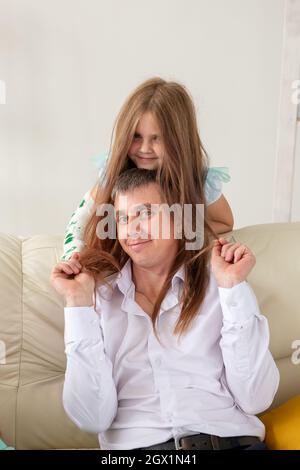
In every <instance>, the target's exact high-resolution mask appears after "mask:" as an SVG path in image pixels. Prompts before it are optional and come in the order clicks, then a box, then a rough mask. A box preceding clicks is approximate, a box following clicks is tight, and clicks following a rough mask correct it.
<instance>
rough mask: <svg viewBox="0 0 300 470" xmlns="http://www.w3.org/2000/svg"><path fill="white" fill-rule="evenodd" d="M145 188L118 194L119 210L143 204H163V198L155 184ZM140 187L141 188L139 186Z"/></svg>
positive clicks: (116, 206) (116, 204)
mask: <svg viewBox="0 0 300 470" xmlns="http://www.w3.org/2000/svg"><path fill="white" fill-rule="evenodd" d="M151 186H152V188H151V190H150V187H148V186H147V187H145V188H143V189H144V191H137V190H133V191H130V192H128V193H120V194H117V195H116V199H115V208H116V209H118V210H128V209H130V210H132V209H135V208H136V207H138V206H141V205H151V204H161V203H162V199H161V195H160V193H159V190H158V189H157V188H156V187H155V185H151ZM138 189H140V188H138Z"/></svg>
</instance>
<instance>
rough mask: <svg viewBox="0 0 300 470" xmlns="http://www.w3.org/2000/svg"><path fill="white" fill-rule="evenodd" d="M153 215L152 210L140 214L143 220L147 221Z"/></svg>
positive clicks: (145, 210)
mask: <svg viewBox="0 0 300 470" xmlns="http://www.w3.org/2000/svg"><path fill="white" fill-rule="evenodd" d="M151 215H152V212H151V209H144V210H142V211H141V212H140V218H141V219H147V218H148V217H151Z"/></svg>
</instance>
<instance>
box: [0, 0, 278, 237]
mask: <svg viewBox="0 0 300 470" xmlns="http://www.w3.org/2000/svg"><path fill="white" fill-rule="evenodd" d="M283 11H284V2H283V0H226V1H224V0H188V1H187V0H152V1H148V0H126V1H122V0H109V1H104V0H103V1H102V0H0V79H2V80H5V81H6V87H7V104H6V105H0V211H1V223H0V231H3V232H10V233H15V234H18V235H25V236H27V235H30V234H35V233H56V234H57V233H62V232H63V231H64V229H65V225H66V223H67V221H68V219H69V217H70V215H71V213H72V211H73V209H74V208H75V206H76V205H77V203H78V201H79V200H80V198H81V196H82V194H83V193H84V192H85V191H86V190H87V189H88V188H89V187H90V186H91V185H92V184H93V183H94V181H95V180H96V177H97V170H96V168H95V166H94V164H93V163H92V161H91V159H92V157H93V156H95V155H97V154H99V153H101V152H103V151H105V150H106V149H107V148H108V147H109V142H110V133H111V130H112V125H113V122H114V119H115V116H116V113H117V112H118V110H119V107H120V106H121V104H122V103H123V101H124V99H125V98H126V96H127V95H128V93H129V92H131V91H132V89H133V88H134V87H135V86H136V85H137V84H138V83H140V82H141V81H142V80H144V79H147V78H149V77H151V76H154V75H160V76H162V77H163V78H166V79H175V80H179V81H181V82H183V83H184V84H185V85H186V86H187V87H188V88H189V89H190V91H191V93H192V95H193V97H194V99H195V102H196V106H197V110H198V116H199V125H200V134H201V136H202V139H203V141H204V144H205V145H206V147H207V149H208V151H209V154H210V156H211V161H212V164H213V165H216V166H229V168H230V170H231V175H232V182H231V183H229V184H227V185H226V187H224V194H225V195H226V197H227V198H228V200H229V201H230V203H231V206H232V208H233V211H234V214H235V220H236V227H241V226H244V225H250V224H256V223H265V222H271V221H272V198H273V178H274V165H275V151H276V131H277V119H278V103H279V84H280V66H281V63H280V61H281V47H282V28H283Z"/></svg>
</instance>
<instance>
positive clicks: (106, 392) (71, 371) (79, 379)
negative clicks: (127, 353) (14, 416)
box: [63, 307, 118, 433]
mask: <svg viewBox="0 0 300 470" xmlns="http://www.w3.org/2000/svg"><path fill="white" fill-rule="evenodd" d="M65 353H66V356H67V368H66V373H65V381H64V388H63V406H64V409H65V411H66V413H67V415H68V416H69V417H70V419H71V420H72V421H73V422H74V423H75V424H76V425H77V426H78V427H79V428H80V429H82V430H84V431H88V432H93V433H100V432H103V431H106V430H107V429H108V428H109V427H110V425H111V423H112V421H113V420H114V418H115V415H116V413H117V409H118V398H117V391H116V387H115V382H114V379H113V365H112V362H111V360H110V359H109V357H108V356H107V355H106V352H105V348H104V341H103V333H102V328H101V323H100V317H99V314H98V313H97V312H96V311H95V310H94V307H66V308H65Z"/></svg>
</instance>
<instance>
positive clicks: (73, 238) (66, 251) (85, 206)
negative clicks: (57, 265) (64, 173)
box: [61, 191, 94, 261]
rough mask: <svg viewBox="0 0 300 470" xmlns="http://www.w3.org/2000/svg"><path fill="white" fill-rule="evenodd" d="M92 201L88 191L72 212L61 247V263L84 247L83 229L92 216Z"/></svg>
mask: <svg viewBox="0 0 300 470" xmlns="http://www.w3.org/2000/svg"><path fill="white" fill-rule="evenodd" d="M93 206H94V200H93V198H92V196H91V194H90V192H89V191H88V192H87V193H86V194H85V195H84V196H83V198H82V200H81V201H80V203H79V205H78V207H77V209H76V210H75V212H73V214H72V216H71V219H70V221H69V223H68V226H67V229H66V233H65V238H64V246H63V255H62V257H61V260H62V261H66V260H68V259H69V258H71V256H72V253H74V252H75V251H81V250H82V248H83V247H84V240H83V236H84V229H85V226H86V224H87V222H88V220H89V218H90V216H91V214H92V209H93Z"/></svg>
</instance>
